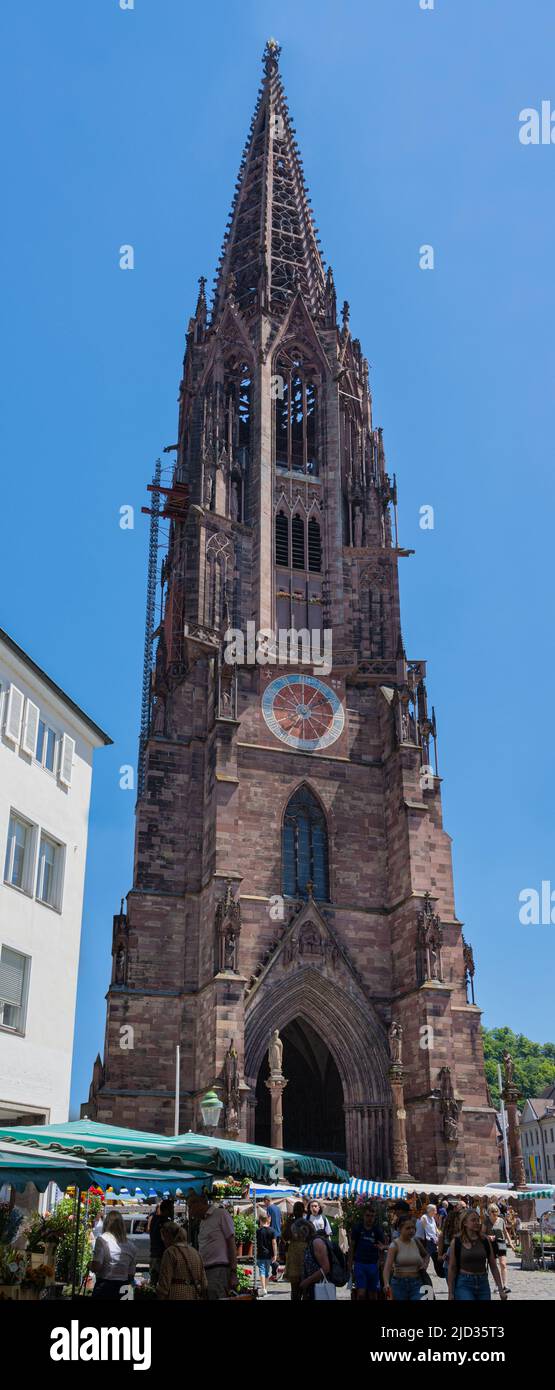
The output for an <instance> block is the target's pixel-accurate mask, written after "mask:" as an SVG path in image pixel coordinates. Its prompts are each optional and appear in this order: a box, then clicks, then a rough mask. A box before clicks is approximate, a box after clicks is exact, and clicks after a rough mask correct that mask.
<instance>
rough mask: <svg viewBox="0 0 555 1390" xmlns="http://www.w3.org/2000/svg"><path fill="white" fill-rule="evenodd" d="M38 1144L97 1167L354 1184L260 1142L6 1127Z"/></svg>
mask: <svg viewBox="0 0 555 1390" xmlns="http://www.w3.org/2000/svg"><path fill="white" fill-rule="evenodd" d="M3 1140H5V1141H11V1142H12V1143H13V1144H27V1145H37V1146H38V1147H39V1148H41V1149H43V1148H48V1149H49V1151H50V1153H63V1154H74V1155H76V1156H77V1157H78V1158H82V1159H85V1160H86V1161H87V1162H88V1163H89V1164H90V1165H91V1166H92V1167H94V1168H125V1169H131V1168H133V1169H137V1168H142V1169H156V1170H157V1171H158V1172H160V1173H162V1172H163V1171H164V1170H167V1169H172V1170H173V1171H174V1172H175V1173H177V1174H179V1173H180V1172H181V1171H183V1172H185V1171H187V1172H190V1171H191V1170H194V1169H199V1170H200V1171H201V1172H203V1173H210V1174H212V1175H216V1174H226V1175H227V1174H233V1175H236V1176H242V1177H248V1178H251V1179H254V1181H256V1182H265V1183H267V1182H275V1181H278V1180H279V1179H280V1178H284V1177H285V1178H286V1179H287V1180H288V1181H295V1180H297V1179H299V1178H303V1179H305V1180H307V1179H308V1178H315V1179H316V1178H331V1179H338V1180H345V1181H348V1178H349V1174H348V1173H346V1172H345V1171H344V1170H343V1169H342V1168H338V1167H336V1165H335V1164H334V1163H332V1162H331V1161H330V1160H329V1159H326V1158H311V1157H309V1156H307V1155H305V1154H296V1153H288V1152H286V1151H285V1150H282V1149H270V1148H266V1147H263V1146H260V1145H258V1144H241V1143H238V1142H236V1141H234V1140H228V1139H216V1138H215V1137H214V1136H213V1135H205V1134H193V1133H192V1132H189V1133H188V1134H178V1135H161V1134H150V1133H148V1132H144V1131H141V1130H133V1129H120V1128H118V1127H117V1126H115V1125H103V1124H98V1123H97V1122H96V1121H94V1120H72V1121H69V1122H68V1123H66V1124H59V1125H30V1126H25V1125H18V1126H17V1127H15V1128H7V1129H0V1141H3Z"/></svg>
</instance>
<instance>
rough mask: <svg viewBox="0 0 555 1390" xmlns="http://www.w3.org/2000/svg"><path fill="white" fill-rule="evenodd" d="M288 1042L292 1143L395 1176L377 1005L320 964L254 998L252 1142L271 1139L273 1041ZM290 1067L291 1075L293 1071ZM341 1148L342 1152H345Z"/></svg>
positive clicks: (362, 1171)
mask: <svg viewBox="0 0 555 1390" xmlns="http://www.w3.org/2000/svg"><path fill="white" fill-rule="evenodd" d="M274 1028H278V1029H279V1031H280V1036H281V1038H282V1040H283V1072H284V1076H285V1077H286V1079H287V1082H288V1085H287V1086H286V1088H285V1092H284V1097H283V1117H284V1145H285V1147H286V1148H289V1147H290V1148H292V1149H296V1148H298V1149H299V1150H300V1151H301V1152H304V1153H307V1152H308V1153H318V1154H321V1155H323V1156H334V1157H335V1158H336V1160H337V1161H339V1160H340V1156H341V1155H343V1156H344V1158H345V1164H344V1165H343V1164H342V1165H341V1166H345V1167H347V1168H348V1169H349V1171H350V1172H351V1173H353V1174H354V1175H355V1176H357V1177H379V1178H386V1177H388V1176H389V1173H390V1152H391V1140H390V1126H391V1090H390V1086H389V1080H388V1065H389V1060H388V1049H387V1039H386V1035H385V1030H384V1028H383V1025H382V1024H381V1022H380V1020H379V1019H378V1016H377V1014H376V1013H375V1011H374V1010H373V1008H372V1005H371V1004H370V1003H367V1002H366V1001H365V1000H364V999H363V998H362V997H360V996H359V995H358V994H357V992H355V991H354V990H352V989H350V988H345V987H344V986H343V985H342V984H341V982H340V980H339V979H334V980H332V979H329V978H328V977H327V976H326V975H325V974H323V973H322V972H321V971H320V970H318V969H317V968H315V967H314V966H312V965H307V966H303V967H302V968H301V969H297V970H296V971H295V973H294V975H291V973H290V972H289V971H287V973H286V974H285V975H284V976H283V977H282V979H281V980H280V981H279V983H276V984H275V985H273V986H272V987H269V988H264V989H262V990H260V991H259V992H258V994H257V995H256V997H255V999H254V1000H253V1003H252V1006H251V1009H250V1010H249V1013H248V1015H247V1018H246V1026H245V1079H246V1080H247V1082H248V1084H249V1086H250V1087H251V1091H252V1093H253V1100H255V1102H256V1103H255V1104H254V1105H253V1106H252V1107H251V1114H250V1121H249V1137H250V1139H251V1140H254V1138H255V1135H256V1137H257V1138H260V1139H262V1138H263V1137H264V1138H265V1140H266V1142H268V1139H269V1123H270V1115H269V1103H268V1101H269V1097H268V1089H267V1087H266V1086H265V1084H264V1083H265V1080H266V1077H267V1075H268V1063H267V1053H268V1043H269V1038H270V1033H271V1031H272V1029H274ZM288 1068H289V1070H288ZM339 1146H341V1147H339Z"/></svg>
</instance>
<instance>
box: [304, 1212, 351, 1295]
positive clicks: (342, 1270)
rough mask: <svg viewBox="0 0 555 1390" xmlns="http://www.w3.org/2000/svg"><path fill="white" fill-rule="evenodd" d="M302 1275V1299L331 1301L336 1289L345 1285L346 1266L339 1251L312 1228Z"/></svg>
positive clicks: (325, 1237)
mask: <svg viewBox="0 0 555 1390" xmlns="http://www.w3.org/2000/svg"><path fill="white" fill-rule="evenodd" d="M309 1224H310V1223H309ZM303 1273H304V1278H303V1279H302V1280H301V1284H300V1288H301V1291H302V1294H303V1298H304V1299H310V1300H312V1299H317V1300H321V1299H329V1300H330V1301H331V1300H333V1299H336V1298H337V1290H338V1288H342V1287H343V1285H344V1284H346V1283H347V1277H348V1276H347V1265H346V1260H345V1257H344V1255H343V1254H342V1252H341V1250H340V1249H339V1247H338V1246H337V1245H335V1244H334V1243H333V1242H332V1241H331V1240H328V1238H327V1236H325V1235H323V1234H322V1233H321V1232H320V1231H315V1230H314V1229H313V1228H312V1226H311V1233H310V1235H309V1237H308V1240H307V1244H306V1251H305V1257H304V1271H303Z"/></svg>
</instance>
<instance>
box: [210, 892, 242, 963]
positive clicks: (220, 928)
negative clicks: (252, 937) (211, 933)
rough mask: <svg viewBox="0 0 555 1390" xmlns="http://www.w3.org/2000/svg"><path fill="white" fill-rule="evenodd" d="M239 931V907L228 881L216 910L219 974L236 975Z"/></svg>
mask: <svg viewBox="0 0 555 1390" xmlns="http://www.w3.org/2000/svg"><path fill="white" fill-rule="evenodd" d="M240 931H241V906H240V903H238V902H236V900H235V898H234V896H233V889H232V886H231V880H230V879H228V881H227V884H226V889H225V893H224V896H223V898H222V900H221V902H219V903H218V906H217V908H216V938H217V968H218V970H219V971H220V972H222V971H224V972H232V973H233V974H237V971H238V969H239V935H240Z"/></svg>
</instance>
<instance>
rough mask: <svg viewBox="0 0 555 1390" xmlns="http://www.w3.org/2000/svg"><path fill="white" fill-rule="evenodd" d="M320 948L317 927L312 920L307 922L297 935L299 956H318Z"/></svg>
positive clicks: (320, 943)
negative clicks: (298, 935)
mask: <svg viewBox="0 0 555 1390" xmlns="http://www.w3.org/2000/svg"><path fill="white" fill-rule="evenodd" d="M321 950H322V942H321V938H320V933H319V931H318V928H317V927H315V926H314V925H313V923H312V922H308V923H307V925H306V927H303V929H302V931H301V934H300V937H299V955H300V956H319V955H320V954H321Z"/></svg>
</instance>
